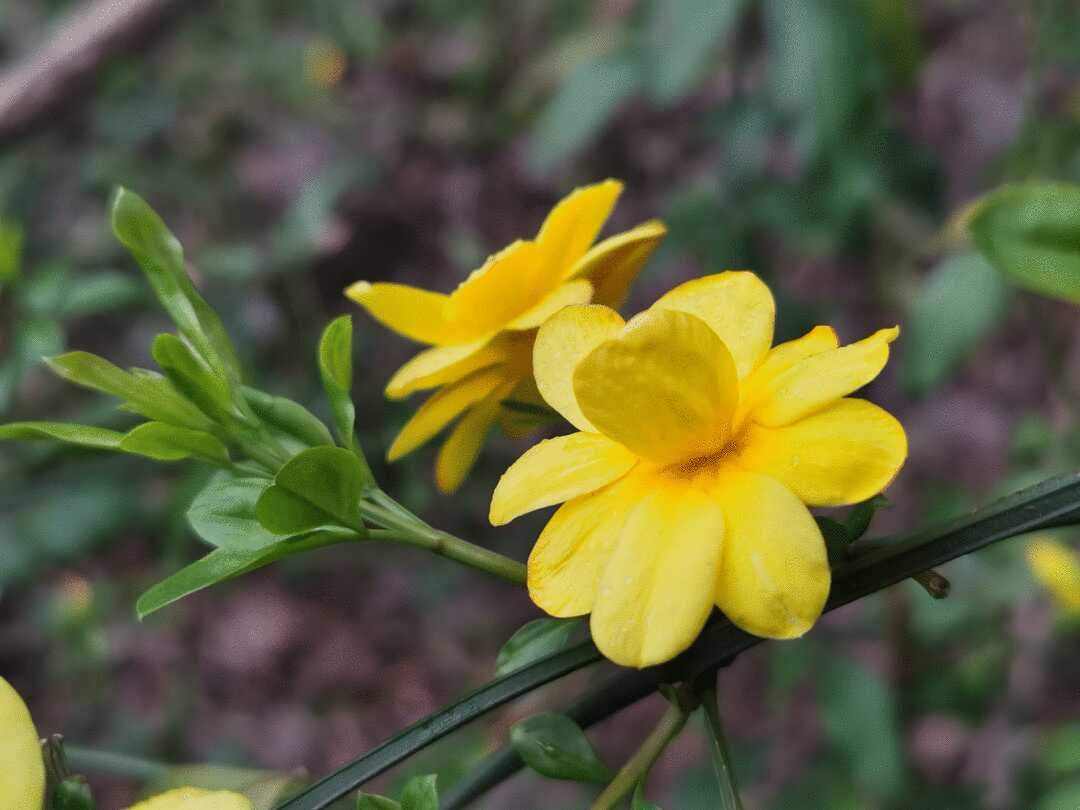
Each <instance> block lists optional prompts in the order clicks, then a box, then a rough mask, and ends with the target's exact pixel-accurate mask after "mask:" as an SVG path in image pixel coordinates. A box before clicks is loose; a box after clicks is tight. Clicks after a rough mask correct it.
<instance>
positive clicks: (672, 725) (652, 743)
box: [589, 702, 689, 810]
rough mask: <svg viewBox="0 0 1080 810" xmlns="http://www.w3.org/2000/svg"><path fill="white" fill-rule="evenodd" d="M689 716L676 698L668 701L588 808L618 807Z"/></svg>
mask: <svg viewBox="0 0 1080 810" xmlns="http://www.w3.org/2000/svg"><path fill="white" fill-rule="evenodd" d="M688 716H689V714H688V712H687V710H686V709H685V708H684V707H683V706H681V705H680V703H679V702H673V703H671V704H670V705H669V706H668V708H667V711H666V712H664V716H663V717H661V718H660V722H659V723H657V724H656V727H655V728H654V729H653V730H652V731H651V732H649V736H648V737H646V738H645V740H644V742H642V743H641V747H640V748H638V750H637V751H636V752H634V755H633V756H632V757H630V759H628V760H627V761H626V764H625V765H623V766H622V768H621V769H620V770H619V772H618V773H617V774H615V778H614V779H612V780H611V782H610V783H609V784H608V786H607V787H606V788H604V790H603V791H602V792H601V793H600V795H599V796H597V797H596V801H594V802H593V803H592V804H591V805H590V806H589V810H614V808H616V807H618V805H619V803H620V802H621V801H622V799H623V797H624V796H627V795H629V793H630V791H632V790H633V789H634V787H635V786H636V785H637V783H638V782H640V781H641V780H642V779H643V778H644V777H645V774H647V773H648V772H649V769H650V768H651V767H652V766H653V763H654V762H656V760H657V759H659V758H660V755H661V754H662V753H664V749H665V748H667V747H668V743H670V742H671V741H672V740H674V739H675V738H676V737H677V736H679V732H680V731H682V730H683V726H685V725H686V718H687V717H688Z"/></svg>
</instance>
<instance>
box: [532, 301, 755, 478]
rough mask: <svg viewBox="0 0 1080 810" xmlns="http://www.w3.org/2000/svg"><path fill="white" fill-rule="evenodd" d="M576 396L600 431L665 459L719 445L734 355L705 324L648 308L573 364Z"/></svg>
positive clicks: (731, 392)
mask: <svg viewBox="0 0 1080 810" xmlns="http://www.w3.org/2000/svg"><path fill="white" fill-rule="evenodd" d="M541 390H543V389H542V388H541ZM574 396H575V398H576V399H577V402H578V405H579V406H580V407H581V412H582V413H583V414H584V415H585V418H586V419H588V420H589V422H591V423H592V424H594V425H596V429H597V430H598V431H599V432H600V433H603V434H604V435H605V436H607V437H608V438H611V439H614V440H615V441H617V442H618V443H619V444H621V445H623V446H624V447H627V448H629V449H630V450H632V451H633V452H635V453H637V454H638V455H639V456H642V457H643V458H648V459H651V460H653V461H657V462H661V463H667V462H674V461H682V460H687V459H691V458H695V457H698V456H704V455H708V454H710V453H713V452H715V451H717V450H718V449H719V448H720V447H722V446H723V443H724V442H725V441H726V440H727V436H728V429H729V427H730V424H731V415H732V412H733V411H734V410H735V405H736V402H737V401H738V396H739V391H738V382H737V380H736V378H735V365H734V363H733V362H732V359H731V354H730V353H729V352H728V350H727V347H726V346H724V343H723V341H721V340H720V338H719V337H717V336H716V333H715V332H713V330H712V329H710V328H709V327H708V326H707V325H706V324H705V322H704V321H702V320H701V319H700V318H698V317H695V316H694V315H689V314H687V313H684V312H674V311H664V310H649V311H648V312H644V313H642V314H641V315H638V316H637V317H635V318H634V320H633V321H631V322H630V323H629V324H627V326H626V328H625V329H624V330H623V331H622V332H621V333H620V334H619V336H618V337H617V338H615V339H613V340H608V341H605V342H604V343H601V344H600V345H599V346H597V347H596V348H595V349H593V350H592V351H591V352H590V353H589V354H588V355H587V356H586V357H585V359H584V360H582V361H581V362H580V363H578V364H577V368H576V369H575V370H574Z"/></svg>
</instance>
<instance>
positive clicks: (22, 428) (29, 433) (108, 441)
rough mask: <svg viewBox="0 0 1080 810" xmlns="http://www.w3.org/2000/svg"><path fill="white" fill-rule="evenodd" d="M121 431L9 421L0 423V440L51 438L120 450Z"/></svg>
mask: <svg viewBox="0 0 1080 810" xmlns="http://www.w3.org/2000/svg"><path fill="white" fill-rule="evenodd" d="M123 438H124V434H123V433H119V432H118V431H115V430H106V429H105V428H99V427H93V426H92V425H72V424H68V423H66V422H11V423H9V424H6V425H0V441H2V440H4V439H29V440H35V439H51V440H53V441H58V442H66V443H68V444H76V445H79V446H80V447H90V448H93V449H94V450H120V449H121V447H120V443H121V441H122V440H123Z"/></svg>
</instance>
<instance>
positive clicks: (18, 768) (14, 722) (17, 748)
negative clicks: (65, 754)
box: [0, 678, 45, 810]
mask: <svg viewBox="0 0 1080 810" xmlns="http://www.w3.org/2000/svg"><path fill="white" fill-rule="evenodd" d="M44 796H45V763H44V760H43V759H42V756H41V746H40V743H39V741H38V735H37V731H36V730H35V729H34V722H33V720H31V719H30V710H29V709H27V708H26V704H25V703H23V700H22V698H21V697H19V693H18V692H16V691H15V689H14V688H13V687H12V686H11V684H9V683H8V682H7V681H6V680H4V679H3V678H0V807H4V808H9V809H10V810H41V805H42V802H43V801H44Z"/></svg>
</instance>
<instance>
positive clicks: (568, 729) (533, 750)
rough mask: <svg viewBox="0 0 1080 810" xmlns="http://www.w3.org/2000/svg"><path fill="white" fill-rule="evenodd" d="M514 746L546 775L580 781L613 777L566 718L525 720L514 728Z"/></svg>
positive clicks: (541, 716)
mask: <svg viewBox="0 0 1080 810" xmlns="http://www.w3.org/2000/svg"><path fill="white" fill-rule="evenodd" d="M510 744H511V745H512V746H513V747H514V750H515V751H517V753H518V756H520V757H521V758H522V760H524V762H525V764H526V765H528V766H529V767H530V768H532V769H533V770H534V771H536V772H537V773H539V774H541V775H543V776H548V777H551V778H552V779H572V780H574V781H576V782H606V781H608V780H609V779H610V778H611V771H609V770H608V768H607V766H606V765H604V763H603V762H601V761H600V758H599V757H598V756H597V755H596V751H595V750H593V747H592V744H591V743H590V742H589V738H588V737H586V736H585V732H584V731H582V730H581V728H580V727H579V726H578V724H577V723H575V722H574V721H573V720H571V719H570V718H569V717H567V716H566V715H562V714H554V713H551V712H546V713H544V714H537V715H534V716H533V717H530V718H528V719H526V720H522V721H521V722H519V723H517V724H516V725H515V726H514V727H513V728H512V729H510Z"/></svg>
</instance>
